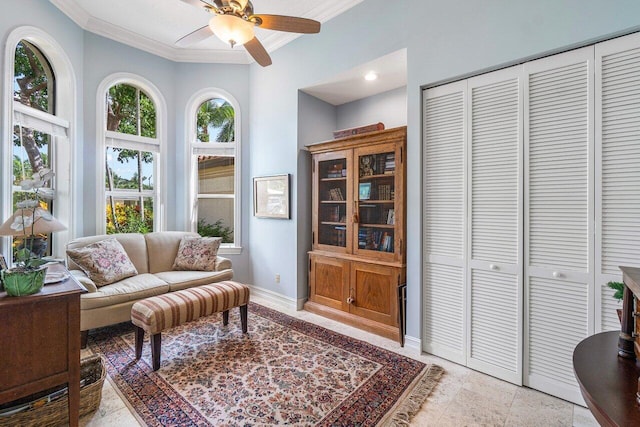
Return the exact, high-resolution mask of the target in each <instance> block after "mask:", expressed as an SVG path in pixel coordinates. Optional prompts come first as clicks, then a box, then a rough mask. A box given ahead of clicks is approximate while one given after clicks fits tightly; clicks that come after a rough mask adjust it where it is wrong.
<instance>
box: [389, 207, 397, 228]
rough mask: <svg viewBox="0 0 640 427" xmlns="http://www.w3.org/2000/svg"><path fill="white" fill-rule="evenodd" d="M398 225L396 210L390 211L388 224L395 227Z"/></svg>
mask: <svg viewBox="0 0 640 427" xmlns="http://www.w3.org/2000/svg"><path fill="white" fill-rule="evenodd" d="M395 223H396V212H395V210H394V209H389V212H387V224H390V225H395Z"/></svg>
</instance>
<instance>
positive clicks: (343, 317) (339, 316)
mask: <svg viewBox="0 0 640 427" xmlns="http://www.w3.org/2000/svg"><path fill="white" fill-rule="evenodd" d="M304 309H305V310H307V311H310V312H312V313H315V314H318V315H320V316H323V317H327V318H329V319H333V320H337V321H338V322H342V323H346V324H347V325H351V326H353V327H355V328H358V329H362V330H364V331H367V332H371V333H374V334H376V335H380V336H382V337H385V338H389V339H392V340H396V341H400V329H399V327H398V326H389V325H384V324H382V323H378V322H374V321H372V320H369V319H365V318H362V317H360V316H356V315H354V314H351V313H348V312H345V311H341V310H336V309H334V308H331V307H327V306H325V305H322V304H317V303H315V302H313V301H307V302H306V303H305V304H304Z"/></svg>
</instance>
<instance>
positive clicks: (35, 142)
mask: <svg viewBox="0 0 640 427" xmlns="http://www.w3.org/2000/svg"><path fill="white" fill-rule="evenodd" d="M12 77H13V81H12V83H13V100H12V107H13V108H12V117H13V119H12V128H13V135H12V138H11V141H10V142H9V143H10V144H11V149H10V153H11V168H10V169H9V170H10V171H11V173H12V175H11V180H10V182H11V190H10V199H11V204H10V205H11V211H12V212H13V211H15V210H16V209H17V207H18V205H19V203H20V202H21V201H23V200H25V199H28V198H32V195H30V194H28V193H31V192H33V189H26V188H23V187H21V185H20V184H21V182H22V181H24V180H27V179H30V178H31V177H32V176H33V175H34V174H37V173H38V172H40V171H43V170H46V169H51V170H53V171H54V173H55V171H56V170H60V169H62V170H64V169H65V168H64V165H63V164H62V161H69V159H68V158H67V159H62V158H61V159H57V158H56V157H57V156H56V153H59V152H61V151H62V152H63V153H68V145H69V140H68V134H69V122H68V121H67V120H64V119H62V118H60V117H57V116H56V104H57V100H56V99H55V95H56V76H55V74H54V71H53V67H52V66H51V63H50V61H49V59H48V58H47V56H46V55H45V54H44V53H43V51H42V50H41V49H40V48H39V47H38V46H36V44H35V43H33V42H31V41H28V40H26V39H21V40H20V41H19V42H18V43H17V44H16V45H15V51H14V52H13V76H12ZM59 145H61V146H64V147H63V148H62V149H58V147H57V146H59ZM5 164H6V163H5ZM63 175H64V172H63ZM55 182H56V180H55V179H52V180H50V181H48V182H47V183H46V185H47V188H43V189H40V190H39V195H40V196H41V202H40V204H41V207H42V208H43V209H45V210H48V211H49V212H52V213H53V212H54V203H55V202H54V195H55ZM5 211H6V209H5ZM56 215H58V212H57V213H56ZM58 217H59V219H60V220H62V221H63V222H65V223H68V221H69V219H70V218H69V216H68V215H65V214H64V213H63V214H62V215H58ZM53 238H54V237H53V236H52V235H51V234H43V235H36V236H34V237H33V238H32V239H25V238H24V237H21V236H15V237H14V239H13V243H12V248H13V251H12V256H15V251H16V250H19V249H22V248H29V249H30V250H31V251H32V252H34V253H35V254H37V255H39V256H43V255H50V254H51V253H52V247H53V245H52V242H53ZM26 240H29V241H28V242H27V241H26Z"/></svg>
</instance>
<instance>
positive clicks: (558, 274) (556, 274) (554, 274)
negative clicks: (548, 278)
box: [552, 271, 562, 279]
mask: <svg viewBox="0 0 640 427" xmlns="http://www.w3.org/2000/svg"><path fill="white" fill-rule="evenodd" d="M552 276H553V278H554V279H559V278H561V277H562V273H560V272H559V271H554V272H553V274H552Z"/></svg>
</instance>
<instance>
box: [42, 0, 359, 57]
mask: <svg viewBox="0 0 640 427" xmlns="http://www.w3.org/2000/svg"><path fill="white" fill-rule="evenodd" d="M49 1H50V2H51V3H52V4H53V5H54V6H56V7H57V8H58V9H60V10H61V11H62V12H64V13H65V14H66V15H67V16H69V17H70V18H71V19H72V20H73V21H74V22H76V23H77V24H78V25H80V26H81V27H82V28H84V29H85V30H87V31H90V32H92V33H95V34H99V35H101V36H104V37H108V38H110V39H113V40H116V41H119V42H121V43H124V44H127V45H129V46H133V47H136V48H138V49H142V50H145V51H147V52H151V53H153V54H155V55H158V56H162V57H164V58H167V59H171V60H173V61H181V62H216V63H236V64H248V63H250V62H253V59H252V58H251V57H250V56H249V55H248V54H247V53H246V51H245V50H244V48H242V47H241V46H236V47H235V48H231V47H230V46H229V45H227V44H226V43H223V42H222V41H220V40H219V39H218V38H217V37H215V36H214V37H209V38H208V39H206V40H204V41H202V42H200V43H197V44H195V45H193V46H189V47H188V48H178V47H177V46H175V44H174V43H175V41H176V40H178V39H180V38H181V37H183V36H185V35H186V34H189V33H190V32H192V31H194V30H196V29H198V28H201V27H203V26H205V25H207V23H208V22H209V19H211V14H209V13H207V12H206V11H205V10H204V9H202V8H199V7H194V6H192V5H190V4H187V3H185V2H183V1H181V0H49ZM361 1H362V0H321V1H319V0H252V3H253V10H254V13H256V14H260V13H264V14H275V15H289V16H299V17H303V18H309V19H315V20H316V21H320V22H321V23H322V22H326V21H328V20H329V19H331V18H333V17H334V16H337V15H339V14H341V13H342V12H344V11H346V10H348V9H350V8H352V7H353V6H355V5H357V4H358V3H360V2H361ZM321 31H322V30H321ZM256 37H257V38H258V39H259V40H260V41H261V42H262V44H263V45H264V47H265V49H266V50H267V52H273V51H274V50H276V49H278V48H280V47H282V46H284V45H285V44H287V43H289V42H290V41H292V40H294V39H295V38H297V37H301V35H300V34H295V33H286V32H281V31H272V30H263V29H260V28H257V29H256ZM303 37H313V34H308V35H303Z"/></svg>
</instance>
